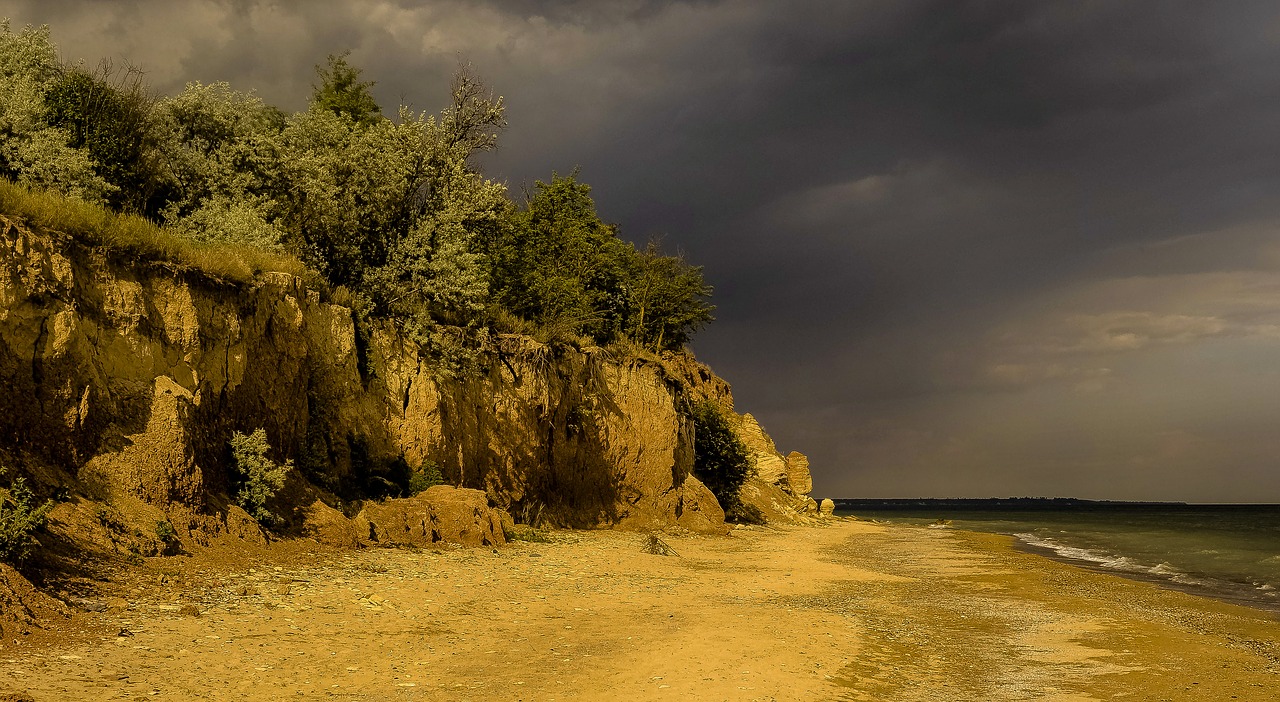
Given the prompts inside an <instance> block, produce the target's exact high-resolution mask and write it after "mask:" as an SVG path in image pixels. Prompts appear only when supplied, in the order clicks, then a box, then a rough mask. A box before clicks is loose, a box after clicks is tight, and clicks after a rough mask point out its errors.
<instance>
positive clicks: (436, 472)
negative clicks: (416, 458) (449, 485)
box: [409, 461, 444, 495]
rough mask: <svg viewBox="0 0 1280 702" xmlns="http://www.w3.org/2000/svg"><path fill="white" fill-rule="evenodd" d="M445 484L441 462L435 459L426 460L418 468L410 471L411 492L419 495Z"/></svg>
mask: <svg viewBox="0 0 1280 702" xmlns="http://www.w3.org/2000/svg"><path fill="white" fill-rule="evenodd" d="M443 484H444V475H443V474H442V473H441V472H440V464H438V463H436V462H435V461H424V462H423V463H422V465H421V466H419V467H418V469H417V470H414V471H411V472H410V473H409V494H410V495H417V494H418V493H421V492H425V491H426V490H428V489H429V488H433V487H435V486H437V485H443Z"/></svg>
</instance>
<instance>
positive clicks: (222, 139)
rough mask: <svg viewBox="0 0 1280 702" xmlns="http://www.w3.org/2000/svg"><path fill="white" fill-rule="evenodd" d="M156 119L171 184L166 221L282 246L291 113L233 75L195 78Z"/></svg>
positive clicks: (196, 235) (164, 103) (196, 232)
mask: <svg viewBox="0 0 1280 702" xmlns="http://www.w3.org/2000/svg"><path fill="white" fill-rule="evenodd" d="M154 121H155V129H156V133H157V135H158V139H157V150H158V152H159V154H160V161H161V165H162V167H163V169H164V172H165V174H166V178H167V180H168V181H169V183H170V184H171V193H170V197H169V201H168V203H167V204H166V205H165V207H164V209H163V210H162V211H161V216H162V217H163V219H164V221H165V223H166V224H168V225H169V226H170V227H172V228H173V229H174V230H176V231H179V232H181V233H183V234H184V235H186V236H189V237H191V238H193V239H197V240H203V241H231V242H237V243H247V244H251V245H255V246H259V247H262V248H268V249H273V248H279V247H280V245H281V243H282V239H283V238H284V231H283V229H282V227H280V226H279V224H278V222H277V221H276V220H277V219H278V218H279V215H280V207H279V206H278V204H277V202H276V191H277V190H278V189H280V188H282V187H284V184H283V183H282V182H281V180H280V175H281V172H282V165H281V164H282V158H283V156H282V154H281V148H280V134H281V132H282V130H283V129H284V125H285V116H284V114H283V113H281V112H280V111H279V110H277V109H275V108H273V107H271V106H269V105H266V104H265V103H263V101H262V100H261V99H260V98H258V97H257V96H255V95H252V94H248V93H241V92H237V91H235V90H232V89H231V86H229V85H227V84H226V83H213V84H211V85H203V84H200V83H189V84H187V86H186V88H185V89H184V90H183V91H182V92H181V93H179V94H178V95H176V96H174V97H171V98H165V99H163V100H161V101H160V102H159V103H158V104H157V106H156V110H155V118H154Z"/></svg>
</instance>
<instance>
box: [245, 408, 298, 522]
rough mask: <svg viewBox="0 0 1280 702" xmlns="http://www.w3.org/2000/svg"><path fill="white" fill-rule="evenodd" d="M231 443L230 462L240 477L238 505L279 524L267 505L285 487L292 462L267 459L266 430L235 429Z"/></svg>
mask: <svg viewBox="0 0 1280 702" xmlns="http://www.w3.org/2000/svg"><path fill="white" fill-rule="evenodd" d="M230 443H231V461H232V464H233V465H234V467H235V470H236V473H237V474H238V476H239V479H240V480H239V482H240V490H239V491H238V492H237V493H236V504H238V505H240V507H241V508H243V509H244V511H246V512H248V513H249V514H250V515H251V516H252V517H253V518H254V519H256V520H258V521H260V522H263V523H264V524H268V525H274V524H276V523H278V522H279V521H280V517H279V515H277V514H276V513H274V512H272V511H271V510H270V509H269V508H268V507H267V504H268V503H269V502H270V501H271V498H273V497H275V495H276V493H277V492H279V491H280V488H282V487H284V481H285V478H287V477H288V476H289V472H290V471H292V470H293V461H292V460H286V461H285V462H284V463H276V462H275V461H273V460H271V459H270V458H267V452H268V451H270V450H271V445H270V444H268V443H267V432H266V430H265V429H255V430H254V431H253V433H252V434H242V433H240V432H236V433H235V434H233V435H232V436H231V442H230Z"/></svg>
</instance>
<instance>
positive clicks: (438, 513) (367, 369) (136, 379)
mask: <svg viewBox="0 0 1280 702" xmlns="http://www.w3.org/2000/svg"><path fill="white" fill-rule="evenodd" d="M125 258H127V256H126V257H125ZM0 384H2V386H3V387H4V391H3V392H0V451H3V452H7V453H8V454H10V455H11V456H12V457H13V462H14V463H16V464H18V465H20V466H21V470H22V472H23V473H24V474H26V475H29V476H32V477H34V478H35V479H36V480H35V481H34V482H35V483H36V484H38V485H40V486H42V489H43V490H44V492H45V493H46V494H52V493H53V492H55V491H57V492H61V493H63V494H70V495H74V496H80V497H77V498H76V500H80V499H82V498H83V499H84V500H87V501H88V502H89V503H91V504H92V503H96V504H101V505H109V506H110V509H111V510H113V511H112V514H119V515H120V517H119V519H120V520H122V521H123V522H128V523H129V524H125V525H124V526H123V527H122V528H121V529H120V530H119V531H120V532H121V533H124V532H126V531H132V532H134V533H138V532H141V531H145V532H147V533H150V532H151V531H154V525H155V524H156V522H157V521H168V522H170V523H171V524H172V525H173V526H174V528H175V529H176V532H177V537H178V538H179V539H180V540H181V541H182V543H183V544H184V545H187V546H200V545H204V544H207V543H211V542H212V541H213V540H217V539H221V538H233V539H250V540H261V539H263V538H265V537H264V533H263V531H262V530H261V529H260V528H258V526H257V525H256V523H254V521H253V520H252V518H250V517H249V515H247V514H245V513H244V512H243V510H240V509H239V508H238V507H235V506H234V505H233V504H231V502H232V498H233V496H234V494H235V490H236V486H237V480H238V478H237V476H236V475H234V474H233V472H232V471H231V470H230V456H229V451H228V440H229V439H230V437H231V435H232V433H233V432H236V431H240V432H245V433H249V432H251V431H253V430H255V429H258V428H263V429H265V430H266V433H267V437H268V440H269V442H270V444H271V446H272V450H271V453H272V455H271V456H270V457H271V458H272V459H273V460H277V461H283V460H284V459H286V458H291V459H293V460H294V462H295V464H296V466H297V469H296V470H295V471H294V472H293V473H292V477H291V478H290V483H289V484H287V485H286V488H285V490H284V491H282V493H281V495H280V496H278V497H277V502H278V503H279V504H277V505H275V506H274V507H275V508H276V509H277V511H278V512H279V513H280V514H281V517H282V522H281V524H279V525H277V527H276V528H277V529H280V530H283V531H285V532H286V533H294V534H297V535H310V536H313V537H315V538H319V539H322V540H326V541H329V542H332V543H346V544H352V545H357V544H362V543H370V542H374V541H376V542H377V543H426V542H427V541H428V540H430V541H432V542H434V541H437V540H440V539H444V540H454V541H458V542H464V543H479V544H485V543H500V542H501V539H502V534H501V532H502V529H501V523H502V522H503V521H504V520H505V519H507V517H503V516H502V514H503V512H504V511H505V513H507V514H509V515H510V516H512V517H514V518H515V519H517V520H518V521H521V522H526V523H528V522H535V521H536V522H538V523H543V524H550V525H558V526H568V527H583V528H585V527H595V526H620V527H624V528H637V529H651V528H664V527H668V526H672V525H676V526H681V527H684V528H687V529H689V530H692V531H696V532H701V533H722V532H724V531H725V529H726V527H725V525H724V513H723V512H722V511H721V508H720V505H719V504H718V503H717V501H716V500H715V497H714V496H713V495H712V494H711V492H710V491H709V490H708V489H707V488H706V487H705V486H704V485H703V484H702V483H701V482H699V481H698V480H697V479H695V478H694V477H693V476H692V469H693V426H692V423H691V420H690V419H689V418H688V413H687V411H686V408H687V407H688V406H690V405H691V404H692V403H694V402H698V401H702V400H712V401H715V402H719V403H721V404H723V405H726V406H730V407H731V406H732V397H731V395H730V392H729V387H728V385H727V384H726V383H724V381H722V380H720V379H719V378H717V377H716V376H715V375H714V374H713V373H711V371H710V370H709V369H708V368H706V366H703V365H701V364H699V363H697V362H696V361H694V360H693V359H692V358H691V357H688V356H684V355H680V354H668V355H665V356H664V357H663V358H662V359H661V360H648V361H642V360H638V359H620V358H615V357H613V356H611V355H610V354H608V353H606V352H605V351H604V350H602V349H597V348H590V347H587V348H581V349H574V348H567V347H555V348H553V347H549V346H546V345H543V344H539V343H537V342H536V341H534V340H532V339H529V338H527V337H520V336H515V335H499V336H495V337H493V338H492V339H491V340H490V341H489V342H488V343H487V344H485V345H484V346H483V347H482V348H481V349H480V350H479V352H478V358H477V360H476V363H475V364H474V371H470V372H466V373H462V374H457V373H453V374H450V373H445V372H442V370H441V366H440V364H439V363H437V362H433V361H432V360H430V359H428V358H425V357H424V355H423V353H422V350H421V349H419V348H418V347H416V346H414V345H412V344H410V343H409V342H407V341H406V340H405V339H404V338H403V337H401V336H400V335H399V334H398V333H397V331H396V330H395V329H394V328H392V327H390V326H380V327H375V328H372V329H361V330H360V333H359V334H358V333H357V327H356V324H355V321H354V319H353V315H352V312H351V310H350V309H348V308H346V307H343V306H341V305H338V304H333V303H332V302H330V301H326V300H325V299H323V298H322V295H321V294H320V293H319V292H318V291H316V290H312V289H308V287H307V286H306V285H305V284H304V283H303V282H302V280H301V279H298V278H296V277H294V276H291V275H287V274H282V273H263V274H260V275H259V276H258V278H257V280H256V281H255V282H254V283H253V284H251V285H237V284H232V283H227V282H224V281H220V280H216V279H212V278H210V277H208V276H206V275H203V274H201V273H198V272H195V271H188V270H175V269H174V268H173V267H172V266H170V265H169V264H165V263H160V262H147V261H132V260H130V261H125V260H122V258H121V254H120V253H118V252H117V253H114V254H108V253H105V252H104V251H102V250H101V249H96V248H92V247H88V246H85V245H83V244H81V243H79V242H77V241H76V240H74V239H72V238H71V237H68V236H65V235H62V234H59V233H56V232H46V231H40V230H34V229H32V228H29V227H27V226H25V225H23V224H21V223H20V222H18V221H15V220H11V219H6V218H4V217H2V216H0ZM742 424H743V431H742V433H743V437H744V439H747V440H748V443H749V445H750V446H751V447H752V451H753V453H754V454H755V455H756V459H757V466H758V467H759V470H760V474H759V475H758V476H757V477H756V478H755V479H754V480H755V481H756V482H757V483H758V486H757V492H758V493H759V494H760V495H762V496H763V497H761V500H763V501H767V502H769V504H770V505H772V504H777V505H781V507H779V508H778V510H775V511H777V512H778V513H779V514H783V515H785V516H787V517H788V518H790V514H788V510H790V512H792V513H796V514H799V513H800V512H803V511H804V509H802V508H801V506H802V505H804V504H806V503H805V501H804V496H805V494H806V493H807V492H808V490H809V489H810V488H811V481H810V480H809V478H808V469H807V461H806V460H804V457H803V456H802V455H800V454H794V453H793V454H791V455H790V456H787V457H785V458H784V457H783V456H782V455H781V454H779V453H778V452H777V450H776V448H775V447H774V446H773V442H772V441H771V440H770V439H769V438H768V436H767V435H765V434H764V432H763V430H761V429H760V427H759V425H758V424H757V423H756V422H755V420H754V419H752V418H751V417H750V415H746V416H744V417H743V422H742ZM428 464H434V465H435V466H437V467H439V469H440V470H441V472H442V474H443V476H444V478H445V480H446V482H447V483H449V484H452V485H454V486H457V487H459V488H465V489H462V490H458V491H456V493H455V494H453V495H452V496H450V497H449V498H448V499H445V496H444V495H443V491H437V492H436V493H435V495H434V497H428V496H419V497H415V498H408V499H406V500H399V501H388V502H386V503H383V504H374V503H370V502H364V503H352V502H349V501H348V500H351V499H355V498H357V497H360V496H366V495H369V494H379V493H382V494H384V495H388V496H391V495H394V494H397V493H398V492H401V491H402V490H403V486H405V485H407V479H406V476H407V475H408V474H409V472H410V471H412V470H414V469H417V468H418V467H419V466H423V465H428ZM482 503H483V504H482ZM93 512H94V510H93V509H91V508H87V507H85V506H84V505H83V504H81V503H79V502H76V501H75V500H72V501H69V502H64V503H62V504H60V505H59V506H58V507H57V509H55V510H54V513H53V514H52V515H51V523H52V524H53V525H55V526H57V525H69V524H72V523H74V522H76V521H77V520H79V521H84V520H85V519H86V518H87V517H86V515H89V514H90V513H93ZM100 516H101V515H99V517H100ZM113 518H114V517H113ZM397 520H398V521H397ZM450 521H453V522H456V523H452V524H450V525H446V524H445V522H450ZM130 525H132V527H133V528H132V529H131V530H130V529H129V528H128V527H129V526H130ZM95 528H97V527H95ZM148 538H149V537H148ZM100 541H101V543H102V544H116V546H115V548H123V547H122V546H120V545H119V543H120V542H117V540H115V539H114V537H112V538H107V537H105V536H104V537H103V538H102V539H100ZM152 541H154V540H152ZM129 548H130V550H133V551H135V552H143V553H146V552H148V551H149V550H154V549H155V548H157V546H156V544H155V543H134V544H132V545H131V546H129Z"/></svg>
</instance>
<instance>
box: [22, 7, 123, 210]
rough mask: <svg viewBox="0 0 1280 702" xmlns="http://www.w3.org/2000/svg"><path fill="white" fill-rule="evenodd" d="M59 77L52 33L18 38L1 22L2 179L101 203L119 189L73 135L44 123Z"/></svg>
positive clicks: (29, 32) (44, 30) (26, 32)
mask: <svg viewBox="0 0 1280 702" xmlns="http://www.w3.org/2000/svg"><path fill="white" fill-rule="evenodd" d="M59 73H60V66H59V64H58V51H57V47H55V46H54V45H53V42H52V41H51V40H50V38H49V28H48V27H38V28H33V27H30V26H27V27H24V28H23V29H22V31H21V32H18V33H16V34H15V33H14V32H12V31H11V30H10V28H9V20H7V19H6V20H3V21H0V174H4V175H8V176H9V177H11V178H13V179H14V180H16V181H17V182H19V183H22V184H23V185H28V186H32V187H39V188H44V189H48V190H54V191H56V192H60V193H62V194H64V195H70V196H72V197H76V198H80V199H82V200H85V201H87V202H101V201H103V200H104V199H105V198H106V196H107V195H108V194H110V193H111V192H112V191H113V190H114V188H113V187H112V186H111V185H109V184H108V183H107V182H106V181H105V180H103V179H102V178H101V177H99V176H98V175H97V174H96V173H95V171H94V164H93V162H92V160H91V159H90V158H89V155H88V153H87V152H85V151H83V150H80V149H75V148H72V147H71V146H69V145H68V143H69V140H70V134H68V133H67V132H66V131H65V130H63V129H59V128H57V127H52V126H50V125H49V124H48V123H47V122H46V120H45V112H46V110H45V102H44V96H45V94H46V93H47V92H48V91H49V89H50V87H51V86H53V84H54V83H55V82H56V81H57V79H58V76H59Z"/></svg>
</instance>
